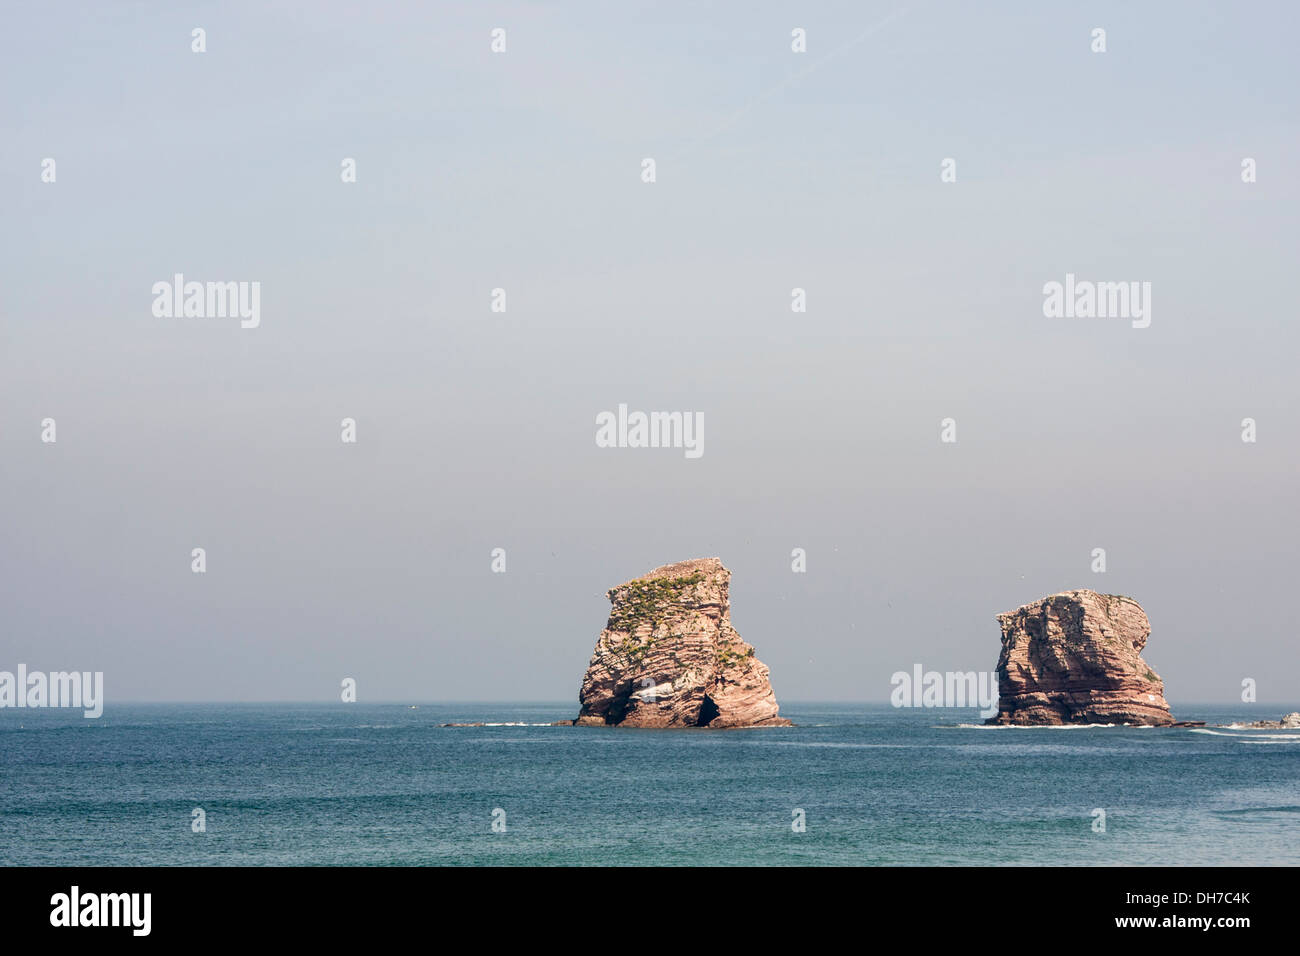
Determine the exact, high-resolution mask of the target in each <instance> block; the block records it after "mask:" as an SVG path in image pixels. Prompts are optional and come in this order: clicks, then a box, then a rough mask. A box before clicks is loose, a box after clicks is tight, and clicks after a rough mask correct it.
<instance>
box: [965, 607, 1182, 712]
mask: <svg viewBox="0 0 1300 956" xmlns="http://www.w3.org/2000/svg"><path fill="white" fill-rule="evenodd" d="M998 623H1000V624H1001V625H1002V654H1001V656H1000V657H999V658H998V667H997V671H998V714H997V716H996V717H992V718H990V719H989V721H988V723H990V724H1137V725H1156V726H1169V725H1171V724H1173V723H1174V719H1173V716H1172V715H1171V714H1170V713H1169V704H1168V703H1167V702H1166V701H1165V695H1164V683H1163V682H1162V681H1161V680H1160V677H1159V675H1157V674H1156V672H1155V671H1153V670H1152V669H1151V668H1150V667H1149V666H1147V663H1146V661H1144V660H1143V659H1142V657H1141V652H1142V648H1143V647H1145V646H1146V642H1147V637H1148V635H1150V633H1151V624H1150V622H1149V621H1148V620H1147V616H1146V612H1145V611H1143V610H1142V606H1141V605H1140V604H1138V602H1137V601H1135V600H1133V599H1132V598H1130V597H1125V596H1123V595H1119V594H1098V593H1097V592H1096V591H1089V590H1078V591H1066V592H1063V593H1061V594H1053V595H1051V596H1050V597H1045V598H1043V599H1042V600H1040V601H1035V602H1034V603H1032V604H1026V605H1024V606H1023V607H1020V608H1017V609H1016V610H1014V611H1010V612H1008V613H1006V614H999V615H998Z"/></svg>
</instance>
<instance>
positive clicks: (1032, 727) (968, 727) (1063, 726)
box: [935, 724, 1147, 730]
mask: <svg viewBox="0 0 1300 956" xmlns="http://www.w3.org/2000/svg"><path fill="white" fill-rule="evenodd" d="M949 726H950V725H948V724H936V725H935V729H937V730H946V729H948V727H949ZM956 727H957V728H960V729H962V730H1089V729H1092V728H1097V727H1128V729H1130V730H1145V729H1147V727H1146V725H1143V726H1140V727H1129V725H1127V724H957V725H956Z"/></svg>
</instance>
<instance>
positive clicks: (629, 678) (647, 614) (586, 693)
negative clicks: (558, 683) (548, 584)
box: [574, 558, 790, 728]
mask: <svg viewBox="0 0 1300 956" xmlns="http://www.w3.org/2000/svg"><path fill="white" fill-rule="evenodd" d="M730 582H731V572H730V571H728V570H727V569H726V568H725V567H723V565H722V562H721V561H719V560H718V559H717V558H700V559H697V560H694V561H681V562H679V563H677V564H670V565H667V566H665V567H662V568H656V569H655V570H653V571H651V572H650V573H649V574H647V575H646V576H645V577H642V578H637V579H636V580H633V581H628V582H627V583H626V584H620V585H619V586H618V587H616V588H614V589H612V590H611V591H609V592H608V594H607V596H608V597H609V600H610V602H611V603H612V605H613V607H612V609H611V610H610V614H609V621H608V622H607V623H606V625H605V629H604V630H603V631H601V633H600V637H599V638H598V639H597V640H596V649H595V651H594V652H593V653H592V655H591V663H590V664H589V665H588V666H587V673H586V676H584V677H583V679H582V690H581V691H580V692H579V694H578V700H579V702H580V703H581V705H582V709H581V711H580V712H579V714H578V719H577V720H575V721H574V723H575V724H579V725H601V726H604V725H609V724H618V725H621V726H624V727H714V728H724V727H777V726H789V725H790V721H788V720H786V719H785V718H784V717H781V716H779V715H778V714H777V703H776V697H775V695H774V694H773V693H772V685H771V684H770V683H769V682H768V670H767V667H766V666H765V665H764V664H763V663H762V662H761V661H760V660H759V659H758V658H757V657H755V656H754V648H752V647H750V646H749V645H748V644H746V643H745V642H744V641H743V640H741V638H740V635H739V634H737V633H736V631H735V629H734V628H733V627H732V626H731V600H730V597H729V595H728V588H729V585H730Z"/></svg>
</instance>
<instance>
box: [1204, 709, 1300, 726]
mask: <svg viewBox="0 0 1300 956" xmlns="http://www.w3.org/2000/svg"><path fill="white" fill-rule="evenodd" d="M1221 726H1227V727H1233V728H1236V729H1238V730H1300V710H1297V711H1292V712H1291V713H1289V714H1285V715H1283V717H1282V719H1281V720H1253V721H1251V722H1250V723H1248V724H1225V725H1221Z"/></svg>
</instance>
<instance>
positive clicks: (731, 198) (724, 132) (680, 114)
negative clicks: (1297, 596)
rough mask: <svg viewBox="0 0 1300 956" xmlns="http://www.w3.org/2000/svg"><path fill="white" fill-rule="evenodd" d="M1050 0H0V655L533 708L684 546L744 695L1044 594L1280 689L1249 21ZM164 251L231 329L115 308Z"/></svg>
mask: <svg viewBox="0 0 1300 956" xmlns="http://www.w3.org/2000/svg"><path fill="white" fill-rule="evenodd" d="M1073 6H1074V7H1076V9H1070V8H1069V6H1067V5H1064V4H1042V3H1035V2H1027V3H1014V4H1013V3H1003V4H996V5H984V4H979V5H976V4H966V3H941V2H911V3H908V2H902V0H900V2H889V3H882V2H865V3H864V2H861V0H858V2H846V3H811V4H809V3H799V4H788V3H752V2H734V3H689V4H688V3H680V4H665V3H661V2H660V3H617V4H611V3H595V2H593V3H558V2H557V3H529V4H498V3H464V4H432V3H411V4H388V3H385V4H348V5H343V4H314V3H313V4H307V3H304V4H301V5H297V4H286V3H265V2H256V3H210V4H208V3H205V4H195V5H188V6H187V5H186V4H166V5H161V4H147V3H131V4H128V3H121V4H104V3H83V4H59V3H51V4H29V5H21V6H18V5H13V6H10V7H9V8H8V9H7V10H6V11H5V13H4V15H3V24H4V28H3V29H0V76H2V78H3V86H4V90H5V95H4V96H3V97H0V217H2V218H0V221H2V222H3V230H2V231H0V236H2V238H0V243H2V245H0V262H2V264H0V270H3V271H2V273H0V320H2V321H0V501H2V504H0V669H7V670H13V669H14V668H15V667H16V665H17V664H18V663H25V664H27V665H28V667H29V668H32V669H46V670H64V669H77V670H102V671H104V673H105V678H104V681H105V693H106V696H107V698H108V704H107V706H108V707H109V708H110V709H111V707H112V703H113V701H114V700H119V701H121V700H302V699H317V700H329V699H337V697H338V687H339V682H340V680H341V679H342V678H344V677H349V676H350V677H354V678H355V679H356V680H357V682H358V690H359V695H360V697H361V699H362V700H372V701H373V700H408V699H409V700H412V701H419V700H426V701H427V700H445V699H479V700H570V701H573V704H574V708H575V713H576V706H577V703H576V697H577V691H578V686H579V684H580V681H581V678H582V674H583V671H584V669H585V667H586V664H587V661H588V658H589V656H590V654H591V650H592V646H593V644H594V642H595V639H596V636H597V634H598V633H599V631H600V629H601V627H602V626H603V624H604V622H605V618H606V614H607V611H608V602H607V601H606V599H605V597H604V592H605V591H606V589H608V588H609V587H611V586H613V585H615V584H618V583H620V582H622V581H624V580H626V579H628V578H631V577H634V576H637V575H639V574H641V573H643V572H645V571H646V570H649V569H650V568H653V567H655V566H657V565H660V564H665V563H669V562H672V561H676V560H681V559H685V558H692V557H702V556H710V555H717V556H719V557H721V558H722V559H723V561H724V562H725V563H726V564H727V566H728V567H730V568H731V569H732V572H733V586H732V600H733V621H734V623H735V625H736V627H737V629H738V630H739V631H740V633H741V635H742V636H743V637H744V638H745V639H746V640H748V641H749V642H751V643H752V644H754V645H755V646H756V647H757V650H758V654H759V656H760V657H761V658H762V659H763V661H765V662H766V663H767V664H768V665H769V666H770V667H771V670H772V677H773V686H774V687H775V690H776V693H777V697H778V699H779V700H783V701H790V700H814V699H826V700H854V699H868V700H883V699H885V698H886V697H887V696H888V694H889V690H890V687H889V677H890V675H891V674H892V673H893V672H894V671H896V670H900V669H907V670H910V668H911V667H912V665H913V664H914V663H918V662H919V663H921V664H923V665H924V666H925V667H926V668H927V669H937V670H970V669H976V670H991V669H992V668H993V667H994V665H995V663H996V660H997V656H998V650H999V629H998V625H997V623H996V621H995V620H994V616H995V615H996V614H997V613H999V612H1001V611H1006V610H1010V609H1012V608H1014V607H1016V606H1018V605H1020V604H1023V603H1026V602H1028V601H1031V600H1033V599H1035V598H1038V597H1041V596H1043V595H1045V594H1049V593H1052V592H1055V591H1059V590H1064V589H1068V588H1074V587H1091V588H1095V589H1097V590H1101V591H1108V592H1115V593H1124V594H1129V595H1133V596H1134V597H1136V598H1137V599H1138V600H1139V601H1140V602H1141V603H1142V605H1143V607H1144V608H1145V609H1146V611H1147V613H1148V615H1149V616H1150V618H1151V622H1152V628H1153V632H1152V636H1151V639H1150V643H1149V644H1148V647H1147V651H1146V653H1145V655H1144V656H1145V657H1146V659H1147V660H1148V661H1149V662H1150V664H1151V665H1152V666H1153V667H1154V668H1155V669H1156V670H1157V671H1158V672H1159V673H1160V674H1161V676H1162V677H1163V678H1164V679H1165V682H1166V691H1167V695H1168V697H1169V699H1170V701H1171V703H1172V704H1173V706H1174V709H1175V712H1176V713H1177V712H1178V710H1179V705H1180V703H1188V702H1197V701H1225V702H1226V701H1234V700H1237V699H1238V696H1239V694H1240V686H1241V681H1242V679H1243V678H1246V677H1252V678H1255V679H1256V680H1257V681H1258V682H1259V698H1260V703H1261V705H1262V706H1261V716H1276V713H1280V712H1281V710H1283V709H1295V706H1296V705H1297V704H1300V662H1298V661H1297V653H1296V646H1297V644H1296V634H1295V621H1294V617H1295V615H1294V614H1293V613H1292V611H1291V610H1290V606H1291V604H1290V602H1291V598H1292V595H1293V592H1294V590H1295V581H1296V572H1297V550H1298V549H1297V525H1298V523H1300V522H1298V520H1297V519H1298V518H1300V507H1298V506H1297V494H1296V491H1297V479H1298V478H1300V421H1298V418H1297V416H1298V414H1300V402H1298V401H1297V399H1298V398H1300V384H1297V377H1296V374H1295V364H1296V361H1297V353H1298V352H1300V325H1298V323H1300V317H1298V316H1297V311H1296V300H1295V289H1296V279H1295V274H1296V263H1297V238H1298V237H1300V204H1298V199H1300V189H1297V175H1300V135H1298V134H1297V130H1298V128H1300V127H1298V117H1297V105H1298V102H1300V67H1297V59H1296V57H1295V37H1296V35H1297V27H1298V26H1300V13H1298V12H1297V11H1298V10H1300V8H1297V7H1296V5H1294V4H1292V3H1285V2H1282V3H1244V4H1243V3H1227V2H1224V3H1210V4H1198V3H1187V2H1177V3H1143V4H1131V3H1101V4H1097V3H1091V4H1086V5H1085V4H1078V5H1073ZM195 27H202V28H203V29H204V30H206V43H207V52H205V53H202V54H197V53H194V52H192V51H191V30H192V29H193V28H195ZM496 27H501V28H504V29H505V30H506V42H507V48H506V52H505V53H503V54H494V53H493V52H492V51H491V50H490V43H491V36H490V32H491V31H492V29H493V28H496ZM796 27H802V28H804V29H805V30H806V31H807V44H808V52H807V53H804V54H796V53H793V52H792V51H791V31H792V29H794V28H796ZM1095 27H1102V28H1104V29H1105V30H1106V45H1107V50H1106V52H1105V53H1094V52H1092V50H1091V49H1090V47H1091V44H1092V39H1091V31H1092V30H1093V28H1095ZM47 157H48V158H53V159H54V160H55V161H56V170H57V172H56V181H55V182H54V183H46V182H42V181H41V174H42V160H43V159H45V158H47ZM345 157H352V158H354V159H355V160H356V169H357V182H355V183H344V182H342V181H341V176H340V164H341V162H342V160H343V159H344V158H345ZM646 157H652V158H654V159H655V161H656V174H657V181H656V182H654V183H653V184H648V183H645V182H642V181H641V161H642V159H643V158H646ZM947 157H951V158H953V159H955V160H956V164H957V165H956V169H957V181H956V182H955V183H943V182H941V181H940V171H941V169H940V164H941V162H942V161H943V160H944V159H945V158H947ZM1246 157H1251V158H1253V159H1255V160H1256V163H1257V176H1258V181H1257V182H1255V183H1249V184H1247V183H1243V182H1242V177H1241V163H1242V160H1243V158H1246ZM178 272H179V273H183V274H184V275H185V276H186V277H187V279H193V280H199V281H209V280H212V281H258V282H260V283H261V324H260V326H259V327H258V328H256V329H241V328H240V327H239V322H238V320H232V319H197V318H190V319H185V318H157V317H155V316H154V315H153V313H152V310H151V305H152V303H153V295H152V293H151V287H152V286H153V284H154V283H155V282H158V281H170V280H171V277H172V276H173V274H175V273H178ZM1066 273H1074V274H1076V275H1077V276H1079V277H1080V278H1083V279H1093V280H1101V281H1128V280H1135V281H1146V282H1150V283H1151V284H1152V302H1151V306H1152V308H1151V319H1152V321H1151V325H1150V327H1149V328H1145V329H1135V328H1133V327H1132V326H1131V323H1130V322H1129V321H1127V320H1125V319H1122V318H1110V319H1083V318H1071V319H1064V318H1061V319H1049V318H1046V317H1044V315H1043V292H1042V289H1043V285H1044V283H1046V282H1050V281H1054V280H1055V281H1063V280H1064V277H1065V275H1066ZM795 287H800V288H804V289H806V290H807V305H808V308H807V312H805V313H795V312H792V311H791V289H792V288H795ZM494 288H504V289H506V291H507V311H506V312H505V313H494V312H492V311H491V310H490V308H489V306H490V296H491V292H492V290H493V289H494ZM619 403H626V404H627V405H628V406H629V407H630V408H631V409H634V410H637V409H639V410H644V411H652V410H672V411H689V412H700V413H702V414H703V416H704V420H705V437H704V440H705V444H704V454H703V456H702V457H701V458H699V459H697V460H690V459H688V458H686V457H685V456H684V455H683V453H682V451H681V450H674V449H636V448H613V449H610V448H598V447H596V444H595V441H594V435H595V416H596V415H597V414H598V413H599V412H601V411H604V410H613V409H616V408H617V406H618V404H619ZM345 417H351V418H354V419H355V420H356V422H357V438H358V440H357V442H356V443H355V444H344V443H343V442H342V441H341V440H340V431H341V429H340V422H341V420H342V419H343V418H345ZM948 417H951V418H953V419H955V421H956V427H957V439H958V440H957V441H956V443H953V444H945V443H941V442H940V421H941V420H942V419H944V418H948ZM1246 417H1251V418H1254V419H1255V420H1256V421H1257V423H1258V426H1257V427H1258V441H1257V442H1256V443H1253V444H1250V443H1245V442H1243V441H1242V440H1241V421H1242V419H1243V418H1246ZM45 418H54V419H55V420H56V422H57V442H56V443H54V444H47V443H44V442H42V441H41V431H42V429H41V422H42V420H43V419H45ZM195 547H202V548H205V549H206V553H207V571H206V573H205V574H194V573H192V572H191V557H190V555H191V549H193V548H195ZM497 547H500V548H504V549H506V552H507V571H506V573H505V574H494V573H492V571H491V568H490V563H491V556H490V555H491V551H492V549H493V548H497ZM796 547H801V548H804V549H806V551H807V555H808V559H807V560H808V570H807V573H805V574H796V573H792V571H791V567H790V564H791V558H790V553H791V550H792V549H793V548H796ZM1099 547H1100V548H1105V549H1106V556H1107V571H1106V573H1104V574H1096V573H1094V572H1093V571H1092V570H1091V565H1092V550H1093V549H1094V548H1099ZM1189 716H1194V714H1192V715H1189Z"/></svg>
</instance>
